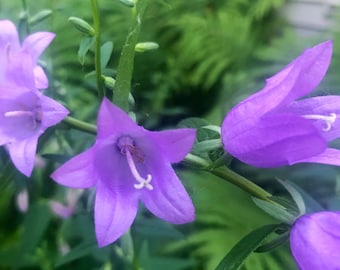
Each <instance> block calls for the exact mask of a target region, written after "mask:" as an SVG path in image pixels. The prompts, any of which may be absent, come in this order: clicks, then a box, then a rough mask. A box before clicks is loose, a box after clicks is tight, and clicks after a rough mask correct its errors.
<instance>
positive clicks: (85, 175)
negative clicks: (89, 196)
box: [51, 148, 96, 188]
mask: <svg viewBox="0 0 340 270" xmlns="http://www.w3.org/2000/svg"><path fill="white" fill-rule="evenodd" d="M93 163H94V160H93V149H92V148H90V149H89V150H87V151H85V152H83V153H81V154H79V155H77V156H75V157H74V158H72V159H71V160H69V161H68V162H67V163H66V164H64V166H62V167H60V168H59V169H57V170H56V171H54V172H53V174H52V175H51V178H52V179H53V180H54V181H56V182H57V183H58V184H61V185H64V186H68V187H71V188H90V187H93V186H94V185H95V184H96V174H95V168H94V166H93Z"/></svg>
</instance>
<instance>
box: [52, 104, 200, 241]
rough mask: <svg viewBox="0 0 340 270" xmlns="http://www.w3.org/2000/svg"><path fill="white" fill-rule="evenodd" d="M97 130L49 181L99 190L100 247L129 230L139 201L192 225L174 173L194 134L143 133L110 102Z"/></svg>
mask: <svg viewBox="0 0 340 270" xmlns="http://www.w3.org/2000/svg"><path fill="white" fill-rule="evenodd" d="M97 125H98V134H97V139H96V142H95V144H94V145H93V146H92V147H91V148H90V149H88V150H86V151H85V152H83V153H81V154H79V155H78V156H76V157H74V158H72V159H71V160H70V161H68V162H66V163H65V164H64V165H62V166H61V167H60V168H59V169H57V170H56V171H55V172H54V173H53V174H52V175H51V177H52V178H53V179H54V180H55V181H56V182H57V183H59V184H62V185H65V186H68V187H72V188H90V187H96V198H95V205H94V219H95V230H96V236H97V240H98V244H99V246H100V247H102V246H105V245H108V244H110V243H112V242H114V241H115V240H117V239H118V238H119V237H120V236H122V235H123V234H124V233H125V232H126V231H127V230H128V229H129V227H130V226H131V224H132V223H133V221H134V219H135V217H136V214H137V209H138V202H139V201H142V202H143V203H144V205H145V206H146V207H147V208H148V209H149V210H150V211H151V212H152V213H153V214H154V215H156V216H158V217H159V218H161V219H164V220H165V221H168V222H171V223H175V224H181V223H186V222H191V221H193V220H194V207H193V204H192V201H191V199H190V197H189V196H188V194H187V192H186V190H185V188H184V187H183V185H182V183H181V182H180V180H179V179H178V177H177V175H176V174H175V172H174V170H173V169H172V167H171V163H176V162H179V161H181V160H182V159H183V158H184V157H185V156H186V155H187V153H188V152H189V151H190V149H191V147H192V145H193V143H194V140H195V135H196V131H195V130H194V129H177V130H168V131H160V132H152V131H148V130H145V129H144V128H143V127H141V126H138V125H137V124H136V123H135V122H134V121H133V120H132V119H131V118H130V117H129V116H128V115H127V114H126V113H125V112H124V111H122V110H121V109H119V108H118V107H116V106H115V105H113V104H112V103H111V102H110V101H108V100H107V99H104V100H103V101H102V104H101V107H100V109H99V115H98V123H97Z"/></svg>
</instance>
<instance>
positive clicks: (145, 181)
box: [125, 147, 153, 190]
mask: <svg viewBox="0 0 340 270" xmlns="http://www.w3.org/2000/svg"><path fill="white" fill-rule="evenodd" d="M125 154H126V159H127V162H128V164H129V167H130V170H131V173H132V175H133V177H134V178H135V179H136V181H137V182H138V184H134V185H133V186H134V187H135V188H136V189H142V188H144V187H145V188H147V189H148V190H153V186H152V185H151V184H150V182H151V180H152V176H151V174H148V175H147V178H146V179H145V178H143V177H141V176H140V174H139V172H138V171H137V168H136V165H135V163H134V161H133V158H132V156H131V153H130V150H129V148H127V147H126V148H125Z"/></svg>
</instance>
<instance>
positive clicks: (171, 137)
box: [150, 128, 196, 163]
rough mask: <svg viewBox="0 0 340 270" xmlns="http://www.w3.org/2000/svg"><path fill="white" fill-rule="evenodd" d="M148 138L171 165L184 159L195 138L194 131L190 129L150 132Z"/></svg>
mask: <svg viewBox="0 0 340 270" xmlns="http://www.w3.org/2000/svg"><path fill="white" fill-rule="evenodd" d="M150 137H151V138H152V141H154V142H155V143H156V144H157V145H158V146H159V148H161V149H162V150H161V151H162V152H163V153H164V155H165V156H166V157H167V158H168V161H170V162H171V163H176V162H179V161H181V160H183V159H184V158H185V156H186V155H187V154H188V152H189V151H190V150H191V146H192V145H193V144H194V141H195V138H196V131H195V130H193V129H190V128H187V129H185V128H183V129H175V130H165V131H159V132H150Z"/></svg>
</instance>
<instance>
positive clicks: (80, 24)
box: [68, 17, 95, 36]
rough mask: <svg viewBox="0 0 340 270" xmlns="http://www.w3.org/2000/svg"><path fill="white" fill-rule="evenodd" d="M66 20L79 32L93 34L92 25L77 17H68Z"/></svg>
mask: <svg viewBox="0 0 340 270" xmlns="http://www.w3.org/2000/svg"><path fill="white" fill-rule="evenodd" d="M68 21H69V22H70V23H72V24H73V26H74V27H75V28H77V29H78V30H79V31H80V32H82V33H84V34H87V35H89V36H94V34H95V31H94V29H93V27H92V26H91V25H90V24H89V23H88V22H86V21H84V20H83V19H81V18H78V17H70V18H68Z"/></svg>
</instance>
